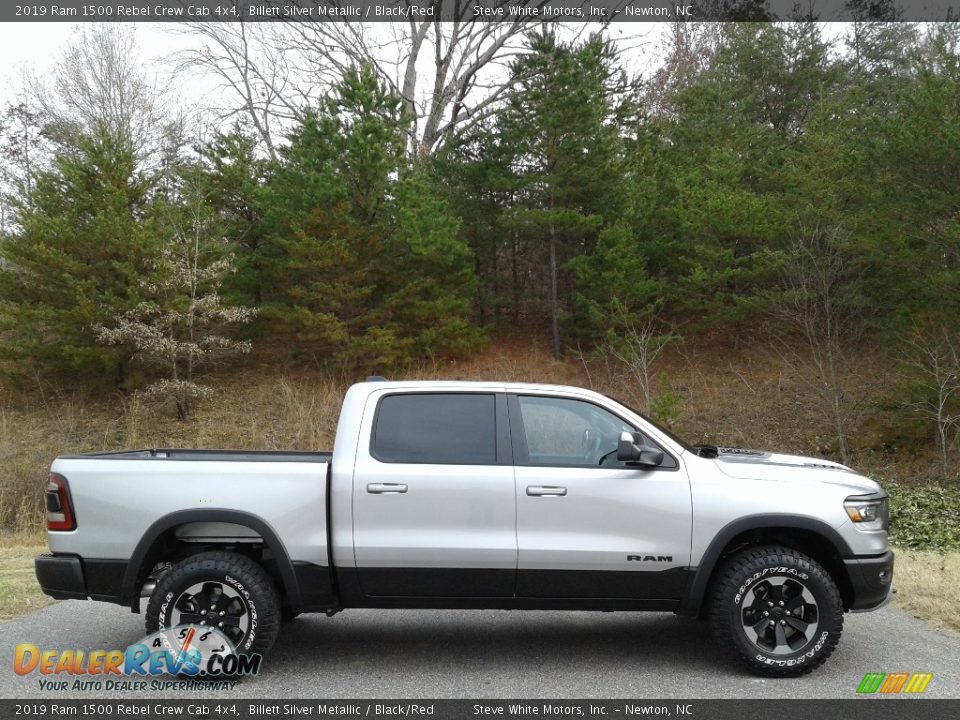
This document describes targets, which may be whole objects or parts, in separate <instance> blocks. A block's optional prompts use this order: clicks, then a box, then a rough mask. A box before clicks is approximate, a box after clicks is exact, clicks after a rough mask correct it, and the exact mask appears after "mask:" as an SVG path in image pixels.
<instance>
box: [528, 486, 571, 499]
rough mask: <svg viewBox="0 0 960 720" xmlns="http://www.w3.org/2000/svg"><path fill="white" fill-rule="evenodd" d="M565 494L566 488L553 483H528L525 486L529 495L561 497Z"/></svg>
mask: <svg viewBox="0 0 960 720" xmlns="http://www.w3.org/2000/svg"><path fill="white" fill-rule="evenodd" d="M566 494H567V489H566V488H565V487H557V486H555V485H528V486H527V495H529V496H530V497H551V496H556V497H563V496H564V495H566Z"/></svg>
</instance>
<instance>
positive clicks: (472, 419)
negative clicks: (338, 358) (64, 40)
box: [370, 393, 497, 465]
mask: <svg viewBox="0 0 960 720" xmlns="http://www.w3.org/2000/svg"><path fill="white" fill-rule="evenodd" d="M495 408H496V403H495V396H494V395H493V394H483V393H418V394H408V395H387V396H386V397H384V398H383V399H381V400H380V404H379V406H378V407H377V414H376V418H375V421H374V428H373V439H372V441H371V447H370V454H371V455H373V457H375V458H376V459H377V460H379V461H381V462H388V463H424V464H443V465H496V464H497V433H496V409H495Z"/></svg>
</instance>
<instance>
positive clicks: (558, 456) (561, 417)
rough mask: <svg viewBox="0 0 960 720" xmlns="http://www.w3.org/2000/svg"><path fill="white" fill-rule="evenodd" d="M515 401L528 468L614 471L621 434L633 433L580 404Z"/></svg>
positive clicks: (534, 399) (608, 415)
mask: <svg viewBox="0 0 960 720" xmlns="http://www.w3.org/2000/svg"><path fill="white" fill-rule="evenodd" d="M518 401H519V403H520V416H521V419H522V420H523V429H524V432H525V435H526V441H527V455H528V460H529V463H530V464H531V465H561V466H563V465H582V466H585V467H600V466H607V467H616V466H617V465H618V464H619V463H618V462H617V444H618V442H619V440H620V433H622V432H624V431H626V432H633V431H634V430H636V428H634V427H633V426H631V425H629V424H628V423H626V422H624V421H623V420H621V419H620V418H618V417H617V416H616V415H614V414H613V413H610V412H607V411H606V410H604V409H603V408H601V407H598V406H596V405H594V404H593V403H588V402H583V401H581V400H571V399H569V398H552V397H536V396H520V397H519V398H518Z"/></svg>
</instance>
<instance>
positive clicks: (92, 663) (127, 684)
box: [13, 625, 263, 691]
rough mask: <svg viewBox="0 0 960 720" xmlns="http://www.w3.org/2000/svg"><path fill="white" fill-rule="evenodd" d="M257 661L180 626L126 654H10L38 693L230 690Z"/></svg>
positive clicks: (25, 649)
mask: <svg viewBox="0 0 960 720" xmlns="http://www.w3.org/2000/svg"><path fill="white" fill-rule="evenodd" d="M262 660H263V656H261V655H256V654H254V655H242V654H238V653H237V652H236V649H235V648H234V646H233V644H232V643H231V642H230V640H229V639H227V637H226V636H225V635H223V634H222V633H221V632H219V631H218V630H216V629H215V628H209V627H202V626H199V625H180V626H177V627H175V628H171V629H169V630H163V631H161V632H159V633H155V634H153V635H148V636H147V637H145V638H144V639H143V640H141V641H140V642H137V643H134V644H133V645H130V646H129V647H127V648H126V649H125V650H91V651H83V650H57V649H41V648H40V647H38V646H37V645H34V644H32V643H21V644H19V645H17V646H16V649H15V650H14V658H13V670H14V672H15V673H17V675H31V674H36V675H38V676H39V677H38V683H39V685H40V689H41V690H51V691H67V690H70V691H72V690H97V691H102V690H113V691H116V690H119V691H143V690H147V689H150V690H168V689H174V688H178V689H200V687H201V686H206V685H211V684H213V685H216V686H217V687H227V688H232V687H233V685H234V684H235V680H236V678H237V677H239V676H244V675H255V674H256V673H258V672H259V670H260V663H261V661H262ZM163 676H176V678H178V679H176V680H173V679H169V677H168V679H160V678H162V677H163Z"/></svg>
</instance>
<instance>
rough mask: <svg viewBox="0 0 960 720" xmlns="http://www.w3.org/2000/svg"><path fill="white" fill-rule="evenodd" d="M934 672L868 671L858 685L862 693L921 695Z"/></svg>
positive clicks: (858, 689) (859, 691)
mask: <svg viewBox="0 0 960 720" xmlns="http://www.w3.org/2000/svg"><path fill="white" fill-rule="evenodd" d="M932 679H933V673H905V672H901V673H867V674H866V675H864V676H863V680H861V681H860V684H859V685H858V686H857V692H858V693H859V694H861V695H872V694H874V693H880V694H883V695H898V694H901V693H903V694H910V695H919V694H920V693H922V692H923V691H924V690H926V689H927V685H929V684H930V680H932Z"/></svg>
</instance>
